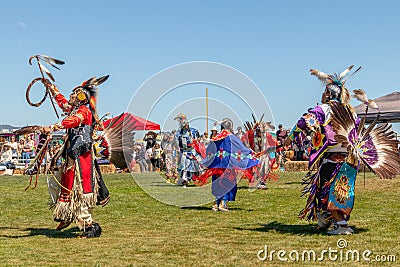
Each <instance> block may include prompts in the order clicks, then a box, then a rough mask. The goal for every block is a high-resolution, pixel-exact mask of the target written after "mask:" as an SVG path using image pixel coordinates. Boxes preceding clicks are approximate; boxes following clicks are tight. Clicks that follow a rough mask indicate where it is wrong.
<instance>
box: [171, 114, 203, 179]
mask: <svg viewBox="0 0 400 267" xmlns="http://www.w3.org/2000/svg"><path fill="white" fill-rule="evenodd" d="M175 120H178V122H179V129H178V131H177V132H176V134H175V138H176V140H177V142H178V146H179V157H178V167H177V169H178V172H179V174H180V177H179V180H178V184H179V185H184V186H186V185H187V184H188V183H189V181H190V180H192V177H193V175H197V174H199V173H200V172H201V171H202V170H203V169H202V167H201V166H200V161H201V160H202V157H201V154H200V153H199V151H198V150H196V149H195V147H194V146H195V144H197V139H199V138H200V134H199V131H198V130H197V129H195V128H192V127H189V122H188V120H187V119H186V115H184V114H182V113H181V114H179V115H177V116H176V117H175Z"/></svg>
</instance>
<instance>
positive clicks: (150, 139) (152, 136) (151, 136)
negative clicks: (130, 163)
mask: <svg viewBox="0 0 400 267" xmlns="http://www.w3.org/2000/svg"><path fill="white" fill-rule="evenodd" d="M156 137H157V134H156V133H155V132H153V131H149V132H148V133H147V134H146V135H145V137H144V138H143V141H145V142H146V150H147V149H149V148H152V147H153V146H154V145H155V144H156Z"/></svg>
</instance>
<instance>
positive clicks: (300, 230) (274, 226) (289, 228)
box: [234, 221, 368, 236]
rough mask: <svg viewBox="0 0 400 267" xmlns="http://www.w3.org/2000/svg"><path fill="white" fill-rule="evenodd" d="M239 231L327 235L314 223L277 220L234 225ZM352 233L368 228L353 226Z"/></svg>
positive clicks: (364, 230) (365, 230)
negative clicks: (249, 225) (285, 222)
mask: <svg viewBox="0 0 400 267" xmlns="http://www.w3.org/2000/svg"><path fill="white" fill-rule="evenodd" d="M234 229H236V230H240V231H257V232H270V231H276V232H278V233H281V234H293V235H301V236H306V235H328V234H327V233H326V231H325V230H323V231H320V230H317V228H316V225H315V224H283V223H280V222H277V221H273V222H270V223H268V224H258V226H256V227H234ZM352 229H353V230H354V234H358V233H362V232H367V231H368V229H365V228H357V227H353V226H352Z"/></svg>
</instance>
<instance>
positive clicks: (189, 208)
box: [181, 205, 247, 211]
mask: <svg viewBox="0 0 400 267" xmlns="http://www.w3.org/2000/svg"><path fill="white" fill-rule="evenodd" d="M181 209H183V210H207V211H212V210H211V205H210V207H204V206H198V207H181ZM229 210H231V211H234V210H247V209H242V208H239V207H233V208H231V207H230V208H229Z"/></svg>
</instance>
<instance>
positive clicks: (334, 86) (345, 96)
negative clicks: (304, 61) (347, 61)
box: [310, 65, 361, 104]
mask: <svg viewBox="0 0 400 267" xmlns="http://www.w3.org/2000/svg"><path fill="white" fill-rule="evenodd" d="M353 67H354V65H351V66H350V67H348V68H347V69H345V70H344V71H342V72H341V73H340V74H337V73H333V74H327V73H324V72H322V71H320V70H317V69H311V70H310V73H311V75H315V76H317V78H318V79H319V80H321V81H322V82H324V83H325V84H326V86H325V91H326V92H327V93H328V96H329V100H338V101H339V102H341V103H343V104H349V103H350V98H351V95H350V92H349V90H348V89H347V88H346V87H345V83H346V81H347V79H348V78H350V77H351V76H353V75H354V74H355V73H356V72H358V71H359V70H360V69H361V67H359V68H358V69H357V70H355V71H354V72H353V73H351V74H349V72H350V70H351V69H352V68H353ZM348 74H349V75H348Z"/></svg>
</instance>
